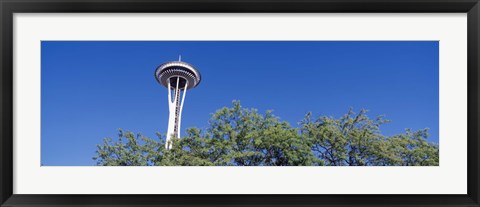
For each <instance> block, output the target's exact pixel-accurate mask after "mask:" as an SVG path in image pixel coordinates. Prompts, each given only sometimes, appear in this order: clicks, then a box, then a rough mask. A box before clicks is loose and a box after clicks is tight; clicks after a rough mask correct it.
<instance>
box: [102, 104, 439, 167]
mask: <svg viewBox="0 0 480 207" xmlns="http://www.w3.org/2000/svg"><path fill="white" fill-rule="evenodd" d="M388 122H389V121H388V120H385V119H384V118H383V117H381V116H380V117H376V118H375V119H370V118H369V117H368V116H367V111H366V110H360V111H359V112H358V113H355V112H354V111H352V110H349V111H348V112H347V113H346V114H345V115H344V116H342V117H340V118H338V119H336V118H333V117H327V116H320V117H318V118H314V117H313V116H312V113H307V114H306V115H305V117H304V119H303V120H302V121H301V122H300V123H299V125H300V126H299V127H298V128H295V127H292V126H291V125H290V124H289V123H287V122H285V121H281V120H280V119H279V118H278V117H276V116H275V115H274V114H273V113H272V112H271V111H266V112H265V113H264V114H260V113H258V111H257V110H256V109H249V108H242V106H241V105H240V102H238V101H234V102H233V106H232V107H231V108H227V107H224V108H221V109H219V110H218V111H216V112H215V113H214V114H213V115H212V117H211V119H210V120H209V126H208V127H207V128H206V129H205V130H204V131H202V130H201V129H198V128H189V129H187V131H186V135H185V136H184V137H182V138H180V139H178V138H172V139H171V141H172V149H170V150H167V149H165V137H164V136H162V135H161V134H159V133H157V139H156V140H154V139H151V138H148V137H145V136H143V135H141V134H134V133H132V132H126V131H123V130H119V132H118V138H117V139H116V140H113V139H111V138H105V139H104V140H103V143H102V144H99V145H97V150H96V155H95V156H94V157H93V159H94V160H96V164H97V165H101V166H437V165H438V164H439V148H438V145H437V144H435V143H431V142H428V141H427V138H428V129H422V130H418V131H412V130H410V129H406V131H405V133H403V134H398V135H394V136H384V135H382V134H381V131H380V126H381V125H383V124H385V123H388Z"/></svg>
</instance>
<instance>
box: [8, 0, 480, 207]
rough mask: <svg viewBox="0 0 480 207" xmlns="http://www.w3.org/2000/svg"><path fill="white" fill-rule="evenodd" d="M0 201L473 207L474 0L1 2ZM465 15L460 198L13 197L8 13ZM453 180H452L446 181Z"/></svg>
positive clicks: (478, 44) (477, 44)
mask: <svg viewBox="0 0 480 207" xmlns="http://www.w3.org/2000/svg"><path fill="white" fill-rule="evenodd" d="M0 10H1V32H0V35H1V37H0V38H1V50H0V53H1V55H0V62H1V73H0V76H1V78H0V87H1V90H0V100H1V102H0V105H1V107H0V110H1V111H0V114H1V116H2V118H1V122H2V123H1V128H0V145H1V146H0V150H1V152H0V162H1V163H0V173H1V176H0V203H1V206H77V207H78V206H236V207H239V206H251V207H254V206H465V207H466V206H480V201H479V199H480V191H479V184H480V179H479V177H480V172H479V162H480V161H479V160H480V159H479V158H480V156H479V155H480V154H479V148H480V145H479V141H478V140H479V135H480V134H479V130H480V128H479V127H478V126H479V123H478V119H479V112H480V111H479V106H480V105H479V102H478V100H479V95H478V93H479V92H480V90H479V88H480V83H479V80H480V76H479V74H480V73H479V71H480V67H479V59H480V56H479V55H480V54H479V48H480V41H479V39H480V37H479V31H480V27H479V20H480V16H479V13H480V4H479V1H478V0H403V1H402V0H381V1H379V0H335V1H332V0H228V1H227V0H140V1H136V0H88V1H87V0H85V1H78V0H73V1H68V0H37V1H33V0H0ZM115 12H139V13H147V12H148V13H154V12H165V13H187V12H194V13H197V12H198V13H203V12H212V13H225V12H232V13H250V12H252V13H257V12H265V13H283V12H287V13H312V12H313V13H316V12H329V13H344V12H345V13H419V12H424V13H453V12H454V13H467V18H468V20H467V21H468V22H467V25H468V149H467V150H468V160H467V162H468V169H467V171H468V175H467V179H468V186H467V188H468V189H467V194H465V195H413V194H411V195H361V194H357V195H19V194H13V193H12V192H13V178H14V175H13V147H12V143H13V118H14V117H13V108H14V107H15V105H14V103H13V51H12V49H13V38H14V37H13V14H14V13H115ZM452 179H455V178H452Z"/></svg>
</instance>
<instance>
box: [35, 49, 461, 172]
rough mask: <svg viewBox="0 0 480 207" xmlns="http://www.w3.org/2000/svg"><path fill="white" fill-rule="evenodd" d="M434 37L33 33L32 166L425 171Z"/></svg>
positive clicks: (435, 96) (433, 127) (433, 136)
mask: <svg viewBox="0 0 480 207" xmlns="http://www.w3.org/2000/svg"><path fill="white" fill-rule="evenodd" d="M439 44H440V42H439V41H393V40H392V41H292V40H289V41H104V40H102V41H100V40H99V41H90V40H88V41H64V40H58V41H56V40H48V41H46V40H44V41H41V85H40V87H41V88H40V91H41V106H40V108H41V137H40V141H41V155H40V158H39V159H40V165H41V166H42V167H49V166H217V167H226V166H231V167H233V166H238V167H241V166H244V167H245V166H251V167H254V166H255V167H273V166H278V167H280V166H290V167H295V166H311V167H320V168H321V167H330V166H344V167H347V166H349V167H355V166H356V167H368V166H384V167H389V166H404V167H409V166H433V167H435V166H436V167H438V166H440V164H439V163H440V156H439V146H440V137H439ZM442 138H443V137H442ZM451 138H454V137H451Z"/></svg>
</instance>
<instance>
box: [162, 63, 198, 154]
mask: <svg viewBox="0 0 480 207" xmlns="http://www.w3.org/2000/svg"><path fill="white" fill-rule="evenodd" d="M155 78H156V79H157V81H158V82H159V83H160V84H162V85H163V86H165V87H167V89H168V111H169V116H168V129H167V140H166V144H165V148H167V149H170V148H172V145H171V143H170V139H171V137H172V136H174V137H177V138H180V123H181V121H182V108H183V102H184V101H185V96H186V95H187V90H189V89H192V88H195V87H196V86H197V85H198V84H199V83H200V80H201V76H200V72H199V71H198V70H197V69H196V68H195V67H193V66H192V65H190V64H188V63H186V62H182V61H181V59H180V58H179V60H178V61H171V62H166V63H164V64H161V65H160V66H158V67H157V69H156V70H155Z"/></svg>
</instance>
